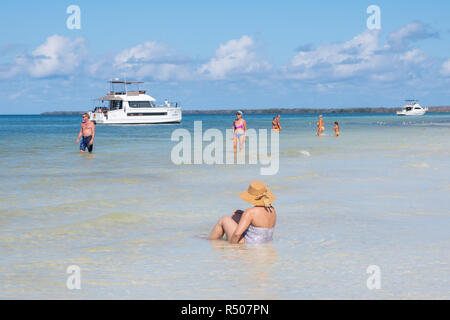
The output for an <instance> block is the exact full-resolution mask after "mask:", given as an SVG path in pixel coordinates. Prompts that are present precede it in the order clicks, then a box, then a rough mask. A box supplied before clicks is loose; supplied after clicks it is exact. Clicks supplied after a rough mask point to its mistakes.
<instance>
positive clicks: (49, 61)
mask: <svg viewBox="0 0 450 320" xmlns="http://www.w3.org/2000/svg"><path fill="white" fill-rule="evenodd" d="M72 4H75V5H78V6H79V7H80V9H81V29H79V30H69V29H68V28H67V26H66V20H67V18H68V17H69V14H67V13H66V9H67V7H68V6H69V5H72ZM373 4H374V5H378V6H379V7H380V9H381V29H380V30H368V28H367V26H366V21H367V18H368V17H369V14H367V13H366V9H367V7H368V6H369V5H373ZM448 12H450V2H448V1H433V2H431V4H430V3H426V2H424V1H416V2H412V1H345V2H344V3H337V1H315V2H312V1H311V2H304V1H282V0H281V1H277V2H275V1H226V2H215V1H195V0H194V1H159V2H156V1H133V0H129V1H122V2H118V3H114V2H110V1H58V2H54V1H39V3H37V2H34V1H33V2H32V1H29V3H27V2H8V3H5V4H2V10H1V12H0V28H1V29H2V35H1V38H0V94H2V95H3V97H4V99H3V102H2V103H1V104H0V113H3V114H4V113H40V112H43V111H51V110H87V109H90V108H91V107H92V104H93V102H92V99H94V98H96V97H98V96H101V95H103V94H104V93H105V91H106V90H107V83H106V81H107V80H109V79H111V78H112V77H123V76H124V75H126V77H127V79H137V80H144V81H146V82H147V83H146V88H147V89H149V91H150V93H151V94H152V95H153V96H154V97H155V98H156V99H158V100H163V99H166V98H168V99H169V100H173V101H179V102H180V103H181V105H182V106H183V107H184V108H185V109H227V108H269V107H313V108H314V107H317V108H319V107H320V108H322V107H377V106H400V105H401V103H402V100H403V99H405V98H417V99H419V100H421V101H422V104H424V105H450V86H449V85H450V41H449V40H450V22H449V19H448V17H447V16H446V15H447V14H448Z"/></svg>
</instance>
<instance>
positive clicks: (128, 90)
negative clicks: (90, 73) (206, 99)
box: [88, 79, 182, 124]
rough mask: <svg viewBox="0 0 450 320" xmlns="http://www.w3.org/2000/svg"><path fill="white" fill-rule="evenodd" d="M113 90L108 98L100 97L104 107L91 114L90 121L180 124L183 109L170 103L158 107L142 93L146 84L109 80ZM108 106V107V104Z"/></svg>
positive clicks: (98, 100) (99, 122) (97, 122)
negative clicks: (140, 87)
mask: <svg viewBox="0 0 450 320" xmlns="http://www.w3.org/2000/svg"><path fill="white" fill-rule="evenodd" d="M109 83H110V84H111V89H110V91H109V92H108V93H107V95H106V96H104V97H101V98H97V99H95V101H97V102H101V104H102V106H97V107H95V108H94V110H93V111H91V112H89V113H88V114H89V118H90V120H91V121H93V122H95V123H96V124H164V123H180V122H181V114H182V111H181V108H180V107H179V106H178V103H175V104H174V105H172V104H171V103H170V102H168V101H167V100H166V101H165V102H164V105H163V106H157V105H156V104H155V99H154V98H153V97H151V96H150V95H148V94H146V91H145V90H140V89H139V85H140V84H142V83H144V82H142V81H121V80H119V79H115V80H112V81H109ZM105 103H106V105H105Z"/></svg>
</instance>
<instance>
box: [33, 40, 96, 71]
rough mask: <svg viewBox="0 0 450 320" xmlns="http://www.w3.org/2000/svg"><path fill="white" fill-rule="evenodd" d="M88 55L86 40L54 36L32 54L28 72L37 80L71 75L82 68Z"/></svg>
mask: <svg viewBox="0 0 450 320" xmlns="http://www.w3.org/2000/svg"><path fill="white" fill-rule="evenodd" d="M86 55H87V48H86V44H85V40H84V38H81V37H80V38H76V39H71V38H68V37H63V36H60V35H53V36H50V37H48V38H47V40H46V41H45V42H44V43H43V44H42V45H40V46H39V47H37V48H36V49H35V50H34V51H33V52H32V53H31V57H30V62H29V66H28V71H29V73H30V74H31V76H33V77H36V78H41V77H47V76H54V75H69V74H71V73H72V72H74V71H75V70H76V69H77V68H78V67H79V66H80V64H81V62H82V60H83V58H84V57H86Z"/></svg>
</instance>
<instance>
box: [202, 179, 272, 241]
mask: <svg viewBox="0 0 450 320" xmlns="http://www.w3.org/2000/svg"><path fill="white" fill-rule="evenodd" d="M239 198H241V199H242V200H244V201H247V202H248V203H250V204H252V205H254V207H253V208H249V209H247V210H245V211H244V212H243V213H242V216H241V217H240V219H239V218H238V217H237V216H238V215H239V214H240V213H238V210H237V211H235V212H234V214H233V216H231V217H230V216H224V217H222V218H220V220H219V221H218V222H217V224H216V225H215V226H214V228H213V230H212V231H211V233H210V235H209V239H211V240H218V239H222V238H223V235H224V234H225V235H226V237H227V240H229V241H230V242H231V243H249V244H259V243H264V242H268V241H271V240H272V236H273V230H274V227H275V223H276V220H277V214H276V212H275V209H274V208H273V207H272V202H274V201H275V196H274V195H273V193H272V192H271V191H270V190H269V189H268V188H267V187H266V186H265V185H264V183H262V182H260V181H253V182H252V183H250V186H249V187H248V189H247V190H246V191H244V192H242V193H241V194H240V195H239Z"/></svg>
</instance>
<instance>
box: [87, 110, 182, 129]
mask: <svg viewBox="0 0 450 320" xmlns="http://www.w3.org/2000/svg"><path fill="white" fill-rule="evenodd" d="M89 118H90V120H91V121H93V122H95V123H96V124H98V125H121V124H122V125H133V124H136V125H138V124H177V123H180V122H181V119H182V112H181V110H180V109H175V108H171V109H161V110H156V109H154V110H137V111H136V110H133V111H132V110H128V111H127V112H124V111H122V110H115V111H110V112H108V114H104V113H100V112H90V113H89Z"/></svg>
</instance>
